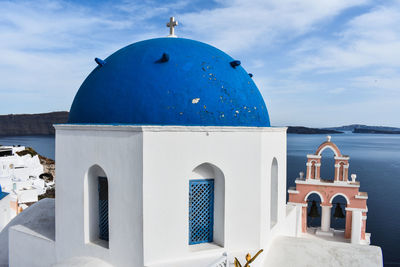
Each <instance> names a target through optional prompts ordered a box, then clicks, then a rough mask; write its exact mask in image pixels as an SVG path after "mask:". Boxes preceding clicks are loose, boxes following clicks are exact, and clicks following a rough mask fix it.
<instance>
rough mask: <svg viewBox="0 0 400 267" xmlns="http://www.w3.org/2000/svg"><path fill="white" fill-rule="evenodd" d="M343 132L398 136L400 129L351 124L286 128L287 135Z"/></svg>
mask: <svg viewBox="0 0 400 267" xmlns="http://www.w3.org/2000/svg"><path fill="white" fill-rule="evenodd" d="M344 132H352V133H369V134H400V128H395V127H387V126H368V125H363V124H351V125H345V126H339V127H329V128H308V127H303V126H288V130H287V133H292V134H341V133H344Z"/></svg>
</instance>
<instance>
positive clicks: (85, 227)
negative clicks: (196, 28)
mask: <svg viewBox="0 0 400 267" xmlns="http://www.w3.org/2000/svg"><path fill="white" fill-rule="evenodd" d="M168 25H169V26H170V29H171V32H170V36H169V37H165V38H157V39H150V40H145V41H141V42H137V43H134V44H131V45H129V46H127V47H124V48H122V49H120V50H119V51H117V52H115V53H114V54H112V55H111V56H109V57H108V58H106V59H104V60H101V59H98V58H96V63H97V66H96V68H95V69H94V70H93V71H92V73H91V74H90V75H89V76H88V77H87V78H86V80H85V81H84V82H83V84H82V85H81V87H80V89H79V91H78V92H77V94H76V96H75V99H74V102H73V103H72V106H71V110H70V117H69V122H68V123H67V124H62V125H55V128H56V177H57V180H56V198H55V201H54V200H51V199H45V200H42V201H39V202H38V203H36V204H35V205H33V206H31V207H30V208H28V209H27V210H25V211H24V212H23V213H21V214H20V215H18V216H17V217H16V218H15V219H14V220H13V221H11V223H10V224H9V225H8V226H7V227H6V228H5V230H3V232H1V233H0V248H1V250H0V266H3V265H2V264H4V266H11V267H15V266H16V267H19V266H32V267H36V266H41V267H42V266H96V267H98V266H115V267H119V266H121V267H122V266H133V267H144V266H146V267H189V266H190V267H222V266H234V258H235V257H237V259H238V260H239V261H240V262H241V264H242V265H243V266H244V264H245V263H246V260H245V256H246V254H248V253H250V254H251V255H253V256H254V255H255V254H256V253H257V252H258V251H259V250H260V249H263V250H264V251H263V252H262V253H261V254H259V256H258V257H257V258H256V259H255V260H254V261H253V262H252V264H251V266H252V267H264V266H334V265H329V264H330V262H332V258H333V257H334V255H335V254H334V253H332V254H329V251H328V252H327V253H325V255H326V256H325V257H324V258H320V259H318V257H314V256H313V255H311V256H310V255H308V256H307V255H303V254H302V253H304V254H307V253H305V252H307V251H310V250H311V251H312V250H314V251H315V253H316V254H318V253H319V252H320V251H321V250H324V249H326V250H329V249H332V247H335V246H336V247H339V248H340V249H341V250H340V249H339V250H340V251H343V257H344V260H346V259H350V258H354V257H355V258H356V260H353V262H355V263H356V265H353V266H382V256H381V251H380V248H378V247H373V246H368V245H361V244H349V243H338V242H331V241H326V240H323V239H321V240H320V239H312V238H309V239H307V238H302V237H301V209H302V207H301V206H296V205H292V204H286V192H287V188H286V128H278V127H271V126H270V121H269V115H268V111H267V107H266V105H265V103H264V100H263V97H262V96H261V94H260V92H259V90H258V88H257V87H256V85H255V83H254V82H253V80H252V75H251V74H249V73H248V72H246V70H245V69H244V68H243V67H242V65H241V63H240V61H239V60H237V59H234V58H232V57H230V56H229V55H227V54H225V53H224V52H222V51H220V50H218V49H217V48H215V47H212V46H210V45H208V44H205V43H201V42H198V41H194V40H189V39H184V38H175V37H176V36H175V35H174V30H173V29H174V26H176V25H177V23H176V21H174V20H173V19H171V21H170V23H169V24H168ZM5 231H7V232H5ZM6 235H7V236H6ZM330 243H332V244H330ZM291 245H292V247H291ZM292 248H293V249H292ZM296 248H297V249H296ZM337 251H338V248H336V252H337ZM330 257H332V258H330ZM346 257H347V258H346ZM310 262H311V263H313V264H316V265H310ZM293 264H294V265H293ZM357 264H359V265H357ZM336 266H346V265H336Z"/></svg>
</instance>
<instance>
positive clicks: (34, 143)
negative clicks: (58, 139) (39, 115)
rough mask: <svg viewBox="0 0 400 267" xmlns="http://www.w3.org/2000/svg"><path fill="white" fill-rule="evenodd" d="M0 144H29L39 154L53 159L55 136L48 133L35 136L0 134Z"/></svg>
mask: <svg viewBox="0 0 400 267" xmlns="http://www.w3.org/2000/svg"><path fill="white" fill-rule="evenodd" d="M0 145H2V146H13V145H21V146H29V147H32V148H33V149H34V150H36V152H38V153H39V154H40V155H42V156H45V157H47V158H51V159H55V157H54V155H55V138H54V136H48V135H35V136H0Z"/></svg>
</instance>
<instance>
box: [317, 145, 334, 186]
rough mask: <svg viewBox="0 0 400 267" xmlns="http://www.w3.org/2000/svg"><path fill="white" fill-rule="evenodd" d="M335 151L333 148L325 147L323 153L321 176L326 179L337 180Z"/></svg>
mask: <svg viewBox="0 0 400 267" xmlns="http://www.w3.org/2000/svg"><path fill="white" fill-rule="evenodd" d="M334 157H335V153H334V151H333V150H332V149H324V150H323V151H322V153H321V167H320V177H321V179H322V180H324V181H331V182H333V181H334V180H335V158H334Z"/></svg>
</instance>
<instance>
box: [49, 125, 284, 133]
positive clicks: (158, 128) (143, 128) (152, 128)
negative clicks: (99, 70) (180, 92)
mask: <svg viewBox="0 0 400 267" xmlns="http://www.w3.org/2000/svg"><path fill="white" fill-rule="evenodd" d="M53 126H54V128H55V129H56V130H86V131H131V132H286V130H287V127H240V126H238V127H234V126H179V125H177V126H174V125H168V126H163V125H125V124H121V125H118V124H54V125H53Z"/></svg>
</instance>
